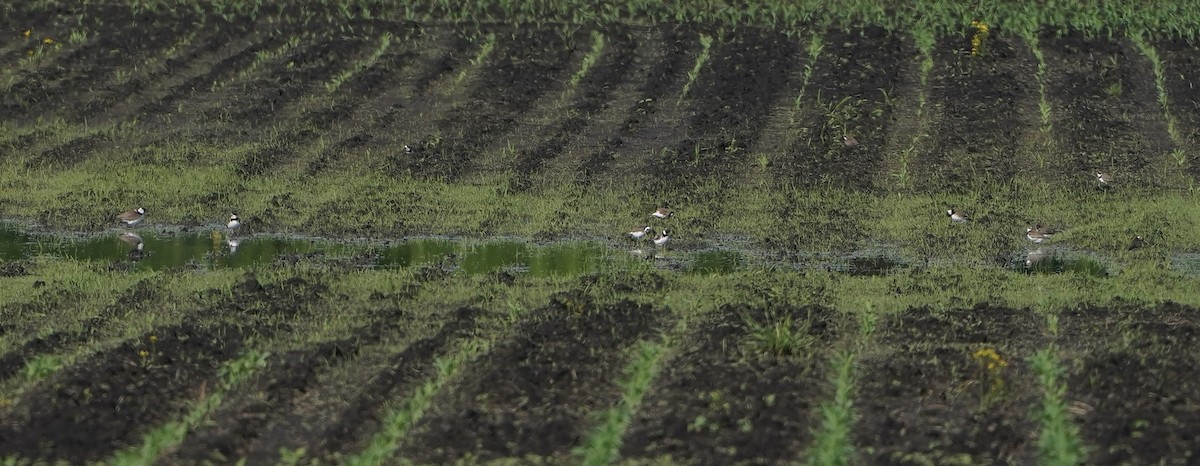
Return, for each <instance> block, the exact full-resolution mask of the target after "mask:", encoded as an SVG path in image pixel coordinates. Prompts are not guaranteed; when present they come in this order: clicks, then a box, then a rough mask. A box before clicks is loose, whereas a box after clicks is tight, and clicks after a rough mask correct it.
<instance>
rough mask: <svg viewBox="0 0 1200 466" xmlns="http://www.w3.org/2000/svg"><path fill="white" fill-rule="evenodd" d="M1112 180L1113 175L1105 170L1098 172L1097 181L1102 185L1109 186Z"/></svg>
mask: <svg viewBox="0 0 1200 466" xmlns="http://www.w3.org/2000/svg"><path fill="white" fill-rule="evenodd" d="M1112 180H1113V178H1112V175H1109V174H1108V173H1104V172H1096V181H1099V182H1100V186H1108V184H1109V183H1112Z"/></svg>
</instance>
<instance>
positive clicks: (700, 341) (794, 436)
mask: <svg viewBox="0 0 1200 466" xmlns="http://www.w3.org/2000/svg"><path fill="white" fill-rule="evenodd" d="M746 318H750V319H754V320H755V321H758V322H760V323H767V322H773V321H774V320H776V319H794V320H798V321H800V320H807V321H809V322H810V324H809V325H810V326H809V330H808V334H809V335H810V336H811V337H812V338H813V339H814V343H813V344H812V345H811V347H809V348H808V349H807V351H808V352H806V353H804V354H800V355H795V356H771V355H766V354H763V353H762V352H761V351H758V350H755V349H754V348H753V346H751V345H750V344H749V343H748V338H749V336H748V334H747V333H748V330H747V325H746V321H745V319H746ZM839 337H840V332H839V323H838V318H837V316H836V315H835V314H834V313H833V312H832V311H829V310H827V309H820V308H812V309H787V310H782V309H776V310H770V311H767V310H764V309H748V308H745V307H727V308H724V309H722V310H721V311H719V312H718V313H717V314H716V315H714V316H712V317H711V318H709V319H708V320H707V321H706V322H705V323H703V324H702V325H699V326H698V327H697V328H696V329H694V330H693V334H692V335H691V336H689V337H688V338H686V339H685V342H687V343H685V344H684V349H682V350H681V351H679V354H678V356H676V357H674V358H673V359H672V360H669V361H666V362H665V363H664V364H663V366H662V367H663V369H662V374H661V375H659V377H658V378H657V379H656V381H655V383H654V387H653V388H652V389H651V391H650V393H648V394H647V396H646V398H645V399H644V400H643V401H642V407H641V409H640V410H639V411H638V413H637V416H636V418H635V419H634V421H633V423H632V424H631V425H630V427H629V431H628V432H627V433H626V436H625V441H624V444H623V446H622V449H621V456H622V457H623V458H646V459H653V458H662V457H670V458H672V459H674V460H675V461H682V462H684V463H686V464H779V463H786V462H789V461H792V460H796V459H799V458H800V455H801V453H802V452H803V451H804V450H805V449H806V448H807V447H808V446H809V444H810V443H811V433H812V431H813V427H814V426H816V425H818V424H819V422H820V415H819V414H818V413H817V410H816V408H817V406H818V405H819V404H820V403H821V402H823V400H825V399H827V398H828V397H829V396H830V395H831V394H830V393H829V388H830V386H829V385H828V384H827V383H825V381H826V378H827V374H826V368H827V367H828V364H829V360H828V357H829V356H830V355H831V354H832V353H831V352H830V351H829V349H830V348H831V346H832V345H831V344H832V343H834V342H836V341H837V340H838V338H839Z"/></svg>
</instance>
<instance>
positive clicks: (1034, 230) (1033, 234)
mask: <svg viewBox="0 0 1200 466" xmlns="http://www.w3.org/2000/svg"><path fill="white" fill-rule="evenodd" d="M1051 236H1054V234H1053V233H1050V232H1049V231H1048V230H1046V229H1044V228H1042V226H1041V225H1035V226H1031V227H1026V228H1025V237H1026V238H1029V241H1033V242H1035V243H1041V242H1042V241H1046V240H1048V239H1050V237H1051Z"/></svg>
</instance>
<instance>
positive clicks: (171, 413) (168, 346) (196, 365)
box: [0, 324, 243, 463]
mask: <svg viewBox="0 0 1200 466" xmlns="http://www.w3.org/2000/svg"><path fill="white" fill-rule="evenodd" d="M151 335H154V336H156V337H157V339H158V341H157V342H156V343H150V342H149V337H150V336H151ZM242 337H243V333H242V330H241V329H239V328H238V327H235V326H227V327H198V326H194V325H190V324H185V325H181V326H175V327H167V328H160V329H156V330H155V331H153V332H151V333H148V334H146V335H142V336H140V337H139V338H138V339H137V340H136V341H130V342H126V343H124V344H121V345H119V346H117V347H115V348H112V349H109V350H105V351H102V352H101V353H100V354H97V355H96V356H94V357H93V358H91V359H90V360H88V361H87V362H86V363H84V364H78V365H75V366H73V367H71V368H69V369H66V370H64V371H61V372H60V373H58V374H56V375H55V376H53V377H52V378H50V379H48V380H46V381H44V382H43V383H42V386H43V387H44V389H43V390H38V391H35V392H31V393H30V394H29V395H27V396H26V398H25V399H24V400H22V401H21V403H20V404H19V405H18V406H19V409H18V410H17V411H16V412H14V413H12V415H11V416H10V417H8V418H6V419H5V420H4V423H3V424H2V425H0V450H3V451H5V452H8V453H10V454H16V455H20V456H22V457H25V458H29V459H44V460H48V461H52V462H53V461H59V460H65V461H68V462H72V463H82V462H85V461H97V460H100V459H102V458H104V457H105V456H107V455H109V454H111V452H113V451H114V450H117V449H121V448H127V447H129V446H132V445H136V444H137V443H138V442H140V434H142V433H144V432H145V431H146V430H148V429H149V428H152V427H154V426H157V425H159V424H161V423H163V422H166V421H168V420H172V419H176V418H178V417H180V416H182V415H183V413H184V412H185V411H186V409H187V407H188V405H189V404H190V403H191V402H192V401H194V400H196V399H198V398H199V397H201V396H204V395H203V392H204V387H206V386H207V387H214V388H215V387H216V384H217V368H218V367H219V366H220V364H221V363H222V362H224V361H228V360H230V359H232V358H234V357H236V356H237V353H238V352H240V351H241V349H242V348H243V338H242ZM140 351H148V352H149V355H148V356H147V357H146V358H141V357H140V354H139V352H140Z"/></svg>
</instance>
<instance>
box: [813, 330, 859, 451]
mask: <svg viewBox="0 0 1200 466" xmlns="http://www.w3.org/2000/svg"><path fill="white" fill-rule="evenodd" d="M854 361H855V358H854V353H852V352H850V351H845V352H842V353H840V354H838V355H837V356H834V358H833V363H832V369H833V377H832V380H831V382H833V385H834V395H833V400H831V401H828V402H826V403H823V404H822V405H821V427H820V428H818V429H817V430H816V431H815V432H813V437H814V440H813V442H814V445H813V447H812V450H811V451H810V452H809V454H808V461H806V464H810V465H818V466H830V465H847V464H855V462H854V454H855V448H854V441H853V438H852V436H851V431H852V429H853V428H854V418H855V415H854Z"/></svg>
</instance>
